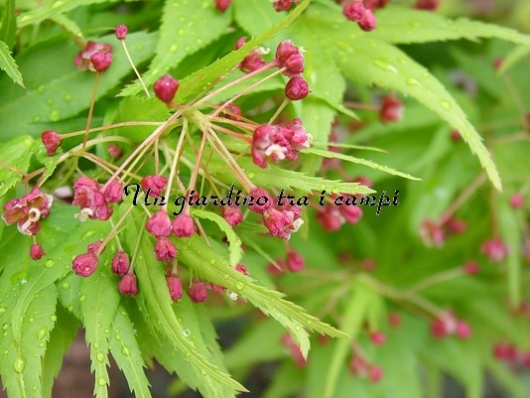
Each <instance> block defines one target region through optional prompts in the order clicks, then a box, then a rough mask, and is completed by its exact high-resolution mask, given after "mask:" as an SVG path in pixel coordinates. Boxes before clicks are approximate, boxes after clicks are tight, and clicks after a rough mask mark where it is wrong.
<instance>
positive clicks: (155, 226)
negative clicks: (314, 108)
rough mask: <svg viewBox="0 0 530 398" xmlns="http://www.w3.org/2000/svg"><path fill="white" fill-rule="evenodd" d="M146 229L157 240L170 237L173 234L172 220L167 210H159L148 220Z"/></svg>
mask: <svg viewBox="0 0 530 398" xmlns="http://www.w3.org/2000/svg"><path fill="white" fill-rule="evenodd" d="M145 229H146V230H147V232H149V233H150V234H151V235H153V236H154V237H155V238H162V237H168V236H169V234H170V233H171V220H170V219H169V215H168V214H167V212H166V210H165V209H162V210H158V211H157V212H156V213H155V214H153V215H152V216H151V218H149V220H147V223H146V224H145Z"/></svg>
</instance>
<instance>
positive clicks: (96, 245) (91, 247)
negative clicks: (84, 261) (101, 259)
mask: <svg viewBox="0 0 530 398" xmlns="http://www.w3.org/2000/svg"><path fill="white" fill-rule="evenodd" d="M102 244H103V241H102V240H97V241H95V242H94V243H90V244H89V245H88V246H87V247H86V248H87V251H88V253H96V251H97V250H98V249H99V248H100V246H101V245H102ZM104 251H105V248H103V250H102V251H101V253H103V252H104ZM101 253H100V254H101Z"/></svg>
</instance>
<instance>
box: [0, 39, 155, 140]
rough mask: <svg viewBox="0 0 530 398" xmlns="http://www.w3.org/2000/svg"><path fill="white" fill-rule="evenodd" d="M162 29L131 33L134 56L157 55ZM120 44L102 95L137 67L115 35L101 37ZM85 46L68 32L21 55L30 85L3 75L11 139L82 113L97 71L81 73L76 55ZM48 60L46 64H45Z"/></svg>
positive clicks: (2, 111)
mask: <svg viewBox="0 0 530 398" xmlns="http://www.w3.org/2000/svg"><path fill="white" fill-rule="evenodd" d="M155 37H156V34H154V33H144V32H136V33H130V34H128V35H127V46H128V49H129V52H130V54H131V57H132V59H134V61H135V62H137V63H139V62H142V61H144V60H146V59H148V58H149V57H151V56H152V54H153V51H154V50H153V45H154V43H155ZM97 40H98V41H101V42H103V43H111V44H113V46H114V51H113V53H112V55H113V62H112V65H111V67H110V68H109V69H108V70H107V71H106V72H105V73H104V74H102V75H101V79H100V81H99V85H98V90H97V94H96V96H97V98H96V100H98V99H101V98H103V97H104V96H105V95H108V94H109V92H110V91H111V90H113V89H115V88H116V86H118V85H119V84H120V81H121V79H123V78H124V77H125V76H127V75H128V74H129V73H130V72H131V66H130V64H129V61H128V60H127V58H126V56H125V53H124V51H123V48H122V47H121V46H118V45H117V44H116V42H117V40H116V37H115V36H114V35H108V36H104V37H101V38H98V39H97ZM79 50H80V49H79V46H77V44H76V43H75V42H74V41H73V40H71V39H70V38H69V37H67V36H66V35H64V36H59V37H54V38H52V39H49V40H45V41H43V42H40V43H38V44H36V45H34V46H31V47H30V48H29V49H27V50H26V51H24V52H23V53H21V54H20V55H19V56H18V57H17V62H18V64H19V65H20V70H21V72H22V74H23V75H25V76H27V79H26V86H27V87H28V88H27V90H23V89H21V88H20V87H18V86H16V85H13V84H12V83H11V82H10V81H9V79H7V78H2V76H0V92H1V93H2V97H1V98H0V131H2V138H5V139H9V138H11V137H15V136H17V135H19V134H20V132H24V134H28V135H33V136H37V135H39V134H41V133H42V131H44V130H49V129H50V123H55V122H58V121H61V120H64V119H68V118H71V117H74V116H76V115H77V114H79V113H80V112H81V111H83V110H85V109H88V107H89V105H90V95H91V94H90V93H91V92H92V89H93V85H94V79H95V74H94V73H92V72H89V71H85V72H80V71H79V70H78V69H77V68H76V67H75V65H74V63H73V60H74V58H75V56H76V53H77V52H79ZM43 64H45V65H47V67H46V68H43V67H42V65H43Z"/></svg>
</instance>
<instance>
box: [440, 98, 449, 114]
mask: <svg viewBox="0 0 530 398" xmlns="http://www.w3.org/2000/svg"><path fill="white" fill-rule="evenodd" d="M440 105H441V106H442V108H444V109H445V110H446V111H448V110H449V109H451V104H449V102H447V101H445V100H441V101H440Z"/></svg>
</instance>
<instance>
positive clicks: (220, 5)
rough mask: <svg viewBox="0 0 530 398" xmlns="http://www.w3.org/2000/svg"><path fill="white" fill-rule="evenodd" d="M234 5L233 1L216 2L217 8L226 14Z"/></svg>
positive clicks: (216, 0) (217, 0) (221, 0)
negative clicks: (231, 5)
mask: <svg viewBox="0 0 530 398" xmlns="http://www.w3.org/2000/svg"><path fill="white" fill-rule="evenodd" d="M230 4H232V0H215V8H217V9H218V10H219V11H221V12H225V11H226V10H227V9H228V7H230Z"/></svg>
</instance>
